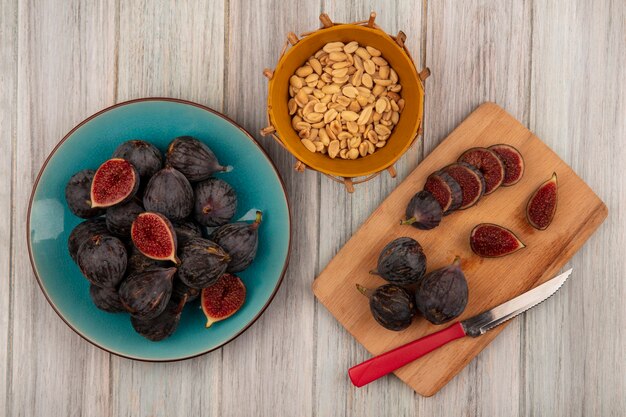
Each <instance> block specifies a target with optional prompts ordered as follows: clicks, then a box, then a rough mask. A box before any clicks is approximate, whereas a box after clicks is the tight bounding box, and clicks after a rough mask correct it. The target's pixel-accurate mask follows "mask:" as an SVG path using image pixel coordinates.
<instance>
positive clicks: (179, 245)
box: [27, 99, 290, 361]
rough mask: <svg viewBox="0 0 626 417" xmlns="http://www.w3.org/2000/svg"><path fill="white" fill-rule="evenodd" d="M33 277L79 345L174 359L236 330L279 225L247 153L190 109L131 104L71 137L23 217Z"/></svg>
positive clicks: (278, 251)
mask: <svg viewBox="0 0 626 417" xmlns="http://www.w3.org/2000/svg"><path fill="white" fill-rule="evenodd" d="M27 227H28V238H29V252H30V257H31V262H32V265H33V270H34V272H35V276H36V278H37V280H38V282H39V284H40V286H41V289H42V290H43V293H44V295H45V297H46V298H47V299H48V301H49V302H50V304H51V305H52V307H53V308H54V310H55V311H56V312H57V313H58V314H59V316H60V317H61V318H62V319H63V320H64V321H65V322H66V323H67V324H68V325H69V326H70V327H71V328H72V329H73V330H75V331H76V332H77V333H78V334H79V335H81V336H82V337H84V338H85V339H87V340H88V341H90V342H92V343H93V344H95V345H97V346H99V347H101V348H103V349H105V350H107V351H109V352H112V353H115V354H118V355H121V356H125V357H129V358H132V359H141V360H149V361H168V360H178V359H184V358H189V357H193V356H197V355H200V354H203V353H206V352H209V351H211V350H213V349H216V348H218V347H220V346H222V345H224V344H225V343H228V342H229V341H230V340H232V339H234V338H235V337H236V336H238V335H239V334H241V333H242V332H243V331H245V330H246V329H247V328H248V327H249V326H250V325H251V324H252V323H253V322H254V321H255V320H256V319H257V318H258V317H259V316H260V315H261V314H262V312H263V311H264V310H265V308H266V307H267V306H268V305H269V303H270V302H271V300H272V298H273V296H274V294H275V293H276V291H277V289H278V287H279V285H280V282H281V281H282V278H283V275H284V272H285V269H286V265H287V261H288V255H289V240H290V216H289V208H288V203H287V198H286V195H285V191H284V187H283V184H282V181H281V179H280V176H279V174H278V173H277V171H276V169H275V167H274V166H273V164H272V162H271V161H270V159H269V158H268V156H267V155H266V154H265V152H264V151H263V150H262V148H261V147H260V146H259V145H258V143H257V142H256V141H255V140H254V139H253V138H252V137H251V136H250V135H249V134H248V133H246V132H245V131H244V130H243V129H242V128H240V127H238V126H237V125H236V124H235V123H233V122H232V121H230V120H228V119H227V118H225V117H224V116H221V115H220V114H218V113H216V112H214V111H212V110H210V109H208V108H206V107H203V106H200V105H197V104H194V103H190V102H185V101H181V100H171V99H141V100H134V101H130V102H126V103H122V104H118V105H116V106H113V107H111V108H108V109H106V110H103V111H102V112H100V113H97V114H96V115H94V116H92V117H90V118H89V119H87V120H85V121H84V122H82V123H81V124H79V125H78V126H77V127H76V128H74V129H73V130H72V131H71V132H70V133H69V134H68V135H67V136H66V137H65V138H63V140H62V141H61V142H60V143H59V145H58V146H57V147H56V148H55V149H54V150H53V152H52V153H51V155H50V157H49V158H48V160H47V161H46V162H45V164H44V166H43V167H42V169H41V172H40V174H39V177H38V179H37V181H36V184H35V186H34V188H33V193H32V196H31V202H30V206H29V215H28V226H27Z"/></svg>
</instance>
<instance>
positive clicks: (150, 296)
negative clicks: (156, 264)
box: [119, 268, 176, 320]
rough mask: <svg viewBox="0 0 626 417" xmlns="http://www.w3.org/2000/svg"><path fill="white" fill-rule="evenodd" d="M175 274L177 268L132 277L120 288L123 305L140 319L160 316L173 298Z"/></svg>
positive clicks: (138, 273) (148, 271)
mask: <svg viewBox="0 0 626 417" xmlns="http://www.w3.org/2000/svg"><path fill="white" fill-rule="evenodd" d="M174 274H176V268H153V269H148V270H146V271H142V272H136V273H134V274H132V275H130V276H129V277H128V278H126V279H125V280H124V281H123V282H122V285H120V288H119V294H120V300H121V301H122V304H123V305H124V307H125V308H126V310H128V312H129V313H130V314H131V315H133V316H134V317H137V318H138V319H142V320H148V319H151V318H154V317H156V316H158V315H159V314H161V313H162V312H163V310H165V307H166V306H167V303H168V302H169V300H170V297H171V296H172V285H173V284H172V280H173V278H174Z"/></svg>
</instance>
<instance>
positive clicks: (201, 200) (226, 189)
mask: <svg viewBox="0 0 626 417" xmlns="http://www.w3.org/2000/svg"><path fill="white" fill-rule="evenodd" d="M194 196H195V204H194V209H193V216H194V219H195V220H196V221H197V222H198V223H200V224H201V225H203V226H222V225H224V224H226V223H228V222H229V221H230V219H232V218H233V216H234V215H235V211H237V194H236V193H235V190H233V187H231V186H230V185H229V184H228V183H227V182H226V181H222V180H220V179H217V178H209V179H208V180H206V181H202V182H199V183H198V184H196V186H195V187H194Z"/></svg>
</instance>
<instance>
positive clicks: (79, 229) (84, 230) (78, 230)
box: [67, 217, 110, 262]
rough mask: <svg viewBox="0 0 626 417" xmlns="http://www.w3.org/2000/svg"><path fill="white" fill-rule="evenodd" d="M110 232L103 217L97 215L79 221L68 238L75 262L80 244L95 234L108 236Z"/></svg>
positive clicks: (69, 249) (70, 251) (68, 247)
mask: <svg viewBox="0 0 626 417" xmlns="http://www.w3.org/2000/svg"><path fill="white" fill-rule="evenodd" d="M109 234H110V232H109V229H107V225H106V221H105V219H104V218H103V217H96V218H94V219H89V220H85V221H84V222H82V223H79V224H78V225H77V226H76V227H74V229H72V231H71V233H70V236H69V237H68V238H67V249H68V251H69V253H70V256H71V257H72V259H73V260H74V262H76V255H77V254H78V249H79V248H80V245H82V244H83V243H84V242H85V241H86V240H87V239H89V238H91V237H93V236H95V235H104V236H106V235H109Z"/></svg>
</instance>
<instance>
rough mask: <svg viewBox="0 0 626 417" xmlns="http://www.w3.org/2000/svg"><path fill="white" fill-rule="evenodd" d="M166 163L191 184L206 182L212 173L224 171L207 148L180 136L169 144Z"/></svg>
mask: <svg viewBox="0 0 626 417" xmlns="http://www.w3.org/2000/svg"><path fill="white" fill-rule="evenodd" d="M166 161H167V164H168V165H170V166H172V167H174V168H176V169H177V170H179V171H180V172H182V173H183V175H184V176H185V177H187V179H188V180H189V181H192V182H195V181H202V180H206V179H207V178H209V177H210V176H211V175H213V174H214V173H216V172H221V171H225V170H226V167H224V166H222V165H220V163H219V162H218V160H217V158H216V157H215V154H214V153H213V151H211V149H210V148H209V147H208V146H206V145H205V144H204V143H202V142H200V141H199V140H198V139H196V138H193V137H191V136H181V137H178V138H176V139H174V140H173V141H172V142H170V144H169V146H168V148H167V155H166Z"/></svg>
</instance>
